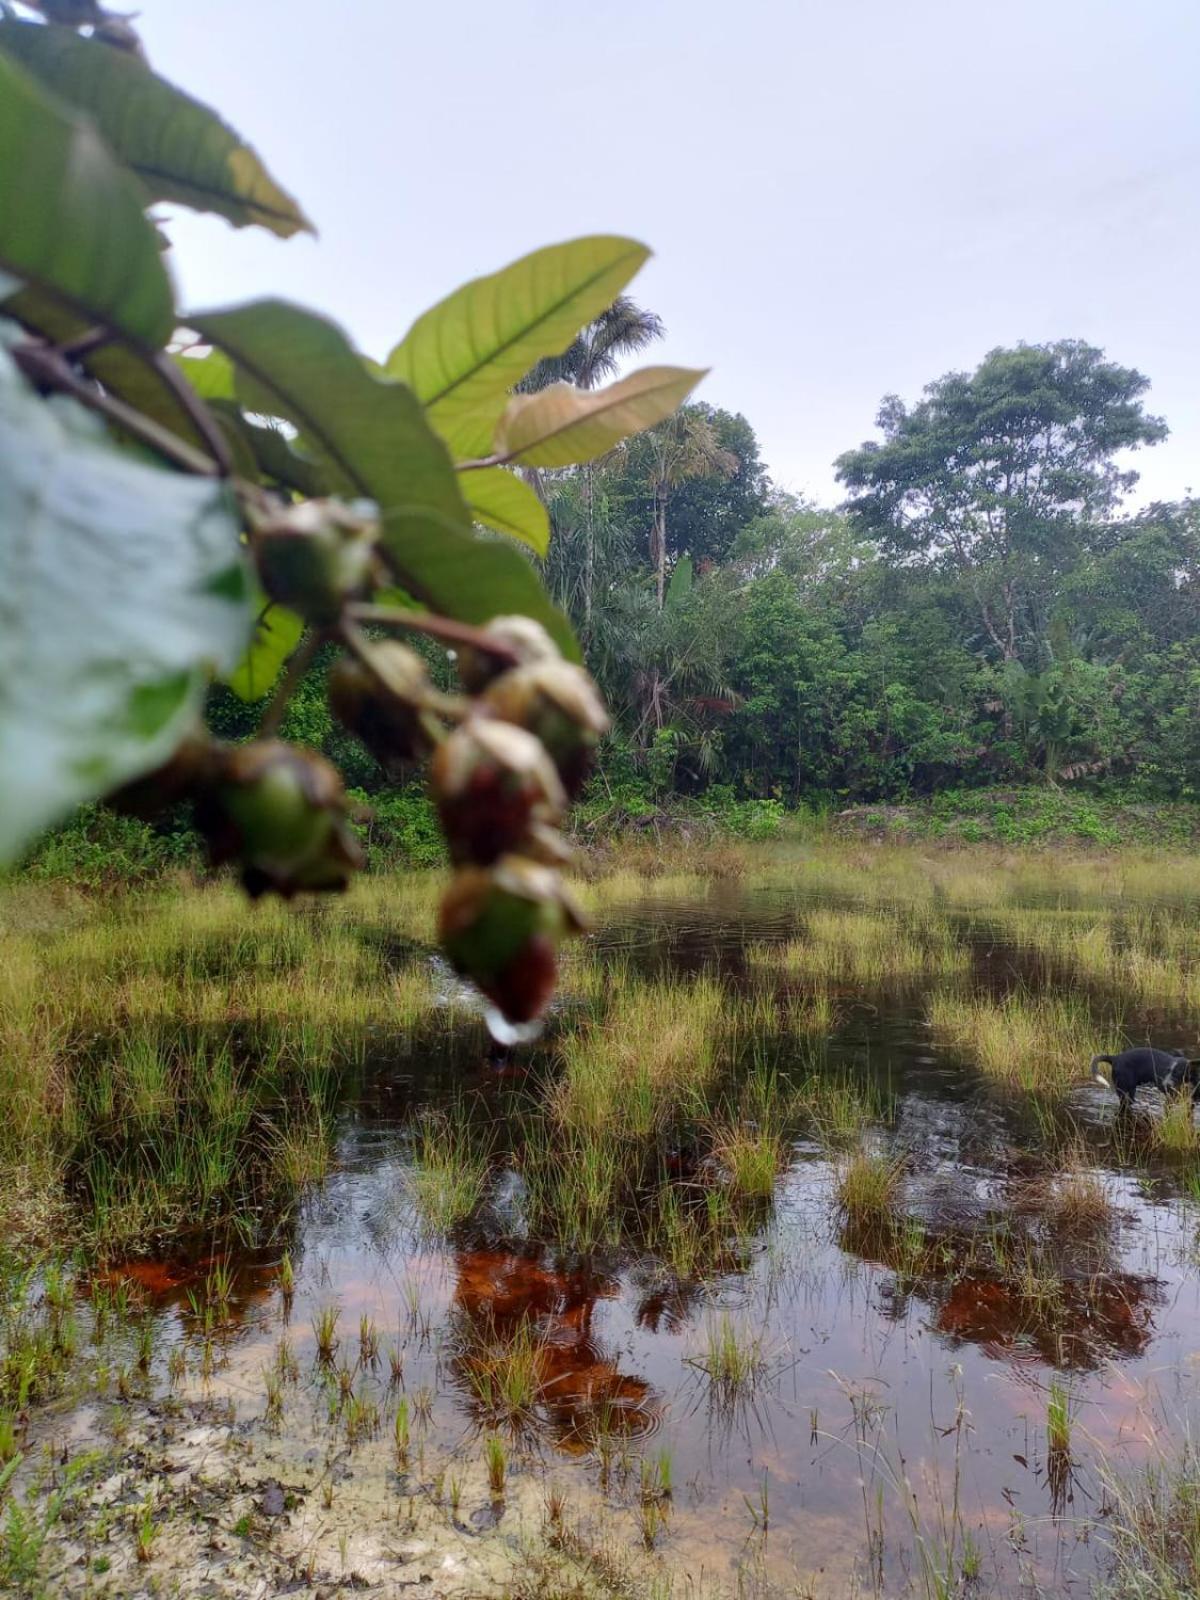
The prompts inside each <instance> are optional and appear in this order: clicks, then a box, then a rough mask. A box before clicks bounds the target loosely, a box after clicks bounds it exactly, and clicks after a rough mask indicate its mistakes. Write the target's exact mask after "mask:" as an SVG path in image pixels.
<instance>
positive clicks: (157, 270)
mask: <svg viewBox="0 0 1200 1600" xmlns="http://www.w3.org/2000/svg"><path fill="white" fill-rule="evenodd" d="M0 173H2V174H3V181H2V182H0V268H4V269H6V270H7V271H9V272H12V273H14V274H15V275H16V276H17V277H19V278H22V279H24V280H25V282H26V283H27V284H29V285H31V286H36V287H38V288H40V289H43V290H44V291H46V293H48V294H51V295H53V297H54V299H55V300H56V301H58V302H59V303H60V304H62V305H65V306H68V307H70V308H71V309H72V310H73V311H75V312H77V313H78V314H79V315H80V316H82V317H85V318H86V319H87V320H88V322H89V324H90V323H97V322H102V323H106V324H108V325H109V326H111V327H113V328H116V329H117V330H118V331H119V332H120V333H123V334H125V335H127V336H128V337H129V338H130V339H132V340H133V341H134V342H135V343H138V344H142V345H147V346H150V347H152V348H155V349H157V348H158V347H159V346H160V345H162V344H164V343H165V342H166V340H167V339H168V338H169V337H170V334H171V330H172V328H173V327H174V325H175V309H174V303H173V299H172V295H171V285H170V282H169V280H168V278H167V274H166V270H165V269H164V267H163V263H162V257H161V255H160V253H159V249H158V240H157V238H156V237H155V233H154V229H153V228H152V227H151V226H150V224H149V223H148V222H147V221H146V218H145V217H144V216H143V214H142V193H141V190H140V188H139V186H138V183H137V181H136V179H134V178H132V177H131V176H130V175H129V173H128V172H126V171H125V170H124V169H123V168H122V167H121V166H119V165H118V163H117V162H116V161H115V160H114V159H113V157H112V156H111V155H110V154H109V152H108V149H107V148H106V146H105V145H104V143H103V141H102V140H101V138H100V136H99V134H98V133H97V132H96V130H95V129H94V128H93V127H92V125H91V123H90V122H88V121H86V120H85V119H84V118H82V117H76V116H73V115H72V114H71V113H70V112H68V111H66V110H65V109H63V108H61V107H60V106H59V105H58V104H57V102H55V101H52V100H50V99H47V98H46V97H44V96H43V94H42V93H41V91H40V90H39V89H38V88H37V87H36V85H35V84H34V83H33V82H32V80H31V79H30V78H29V77H27V76H26V74H25V73H24V72H23V71H22V70H21V68H20V67H18V66H16V65H15V64H14V63H13V62H12V61H10V60H9V59H8V57H6V56H4V55H0Z"/></svg>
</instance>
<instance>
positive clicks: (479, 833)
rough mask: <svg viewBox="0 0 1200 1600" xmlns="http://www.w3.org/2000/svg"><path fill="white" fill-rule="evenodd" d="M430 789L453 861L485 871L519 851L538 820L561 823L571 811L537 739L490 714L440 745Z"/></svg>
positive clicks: (464, 726)
mask: <svg viewBox="0 0 1200 1600" xmlns="http://www.w3.org/2000/svg"><path fill="white" fill-rule="evenodd" d="M430 787H431V789H432V791H433V797H434V800H435V801H436V803H437V808H438V814H439V815H440V817H441V819H442V828H443V831H444V832H445V835H446V842H447V844H448V845H449V847H450V859H451V860H452V861H454V862H457V863H466V862H470V863H473V864H474V865H476V866H482V867H486V866H490V864H491V863H492V862H493V861H495V860H497V859H498V858H499V857H500V856H502V855H505V854H506V853H507V852H509V851H511V850H517V849H519V848H520V846H521V843H522V841H523V840H524V839H525V837H526V835H527V833H528V831H529V829H530V827H531V826H532V825H533V824H534V823H535V822H541V823H547V824H551V825H552V824H554V823H556V822H558V821H559V820H560V818H561V817H562V814H563V811H564V809H565V807H566V795H565V794H564V793H563V787H562V784H561V783H560V782H559V780H558V774H557V773H556V772H555V770H554V764H553V763H552V762H551V760H550V758H549V756H548V755H547V754H546V752H545V750H544V749H543V748H542V746H541V744H540V743H539V742H538V740H537V739H535V738H534V737H533V735H532V734H530V733H526V732H525V731H524V730H523V729H521V728H516V727H513V726H512V725H511V724H509V723H505V722H495V721H492V720H491V719H489V718H485V717H470V718H469V719H468V720H467V721H466V722H464V723H463V724H462V726H461V727H459V728H456V729H455V730H454V732H453V733H452V734H451V735H450V737H449V738H448V739H446V740H445V741H444V742H443V743H442V744H441V745H439V747H438V750H437V753H436V754H435V756H434V758H433V765H432V767H431V769H430Z"/></svg>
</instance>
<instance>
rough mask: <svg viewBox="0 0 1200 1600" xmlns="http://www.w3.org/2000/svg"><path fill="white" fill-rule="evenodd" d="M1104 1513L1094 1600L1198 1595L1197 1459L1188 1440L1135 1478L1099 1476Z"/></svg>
mask: <svg viewBox="0 0 1200 1600" xmlns="http://www.w3.org/2000/svg"><path fill="white" fill-rule="evenodd" d="M1102 1481H1103V1484H1104V1489H1105V1495H1106V1499H1107V1501H1108V1504H1109V1507H1110V1510H1109V1515H1108V1518H1107V1520H1106V1537H1107V1540H1108V1543H1109V1548H1110V1557H1109V1562H1108V1569H1109V1570H1108V1572H1107V1574H1106V1575H1105V1578H1104V1579H1103V1580H1102V1581H1101V1582H1100V1583H1098V1584H1097V1585H1096V1586H1095V1588H1094V1589H1093V1591H1092V1592H1093V1594H1095V1596H1096V1597H1097V1600H1192V1597H1193V1596H1194V1595H1196V1594H1200V1454H1198V1452H1197V1450H1196V1448H1195V1446H1194V1444H1192V1442H1191V1441H1190V1440H1188V1441H1186V1442H1185V1444H1184V1445H1183V1447H1182V1448H1181V1449H1180V1450H1179V1451H1178V1452H1177V1453H1176V1454H1174V1455H1171V1454H1170V1453H1169V1452H1167V1451H1165V1450H1164V1451H1163V1453H1162V1456H1161V1458H1160V1459H1159V1460H1158V1461H1156V1462H1155V1464H1154V1465H1153V1466H1151V1467H1149V1468H1148V1469H1145V1470H1144V1471H1142V1472H1140V1473H1137V1474H1130V1473H1120V1472H1118V1471H1115V1470H1113V1469H1112V1468H1106V1469H1105V1470H1104V1471H1103V1472H1102Z"/></svg>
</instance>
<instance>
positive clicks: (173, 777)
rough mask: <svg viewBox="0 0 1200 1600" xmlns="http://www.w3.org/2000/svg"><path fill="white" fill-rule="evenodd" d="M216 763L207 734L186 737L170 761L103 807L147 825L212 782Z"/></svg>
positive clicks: (115, 794) (119, 791)
mask: <svg viewBox="0 0 1200 1600" xmlns="http://www.w3.org/2000/svg"><path fill="white" fill-rule="evenodd" d="M219 762H220V750H219V747H218V746H217V745H215V744H214V743H213V742H212V740H211V739H210V738H209V737H208V735H207V734H206V733H203V732H196V733H189V734H188V736H187V737H186V738H185V739H184V741H183V742H182V744H181V745H180V746H179V748H178V750H176V752H175V754H174V755H173V756H172V757H171V759H170V760H169V761H164V762H163V764H162V766H161V767H156V768H155V770H154V771H153V772H147V773H146V774H145V775H144V776H143V777H140V778H134V779H133V780H132V782H130V783H126V784H122V786H121V787H120V788H119V789H115V790H114V791H113V792H112V794H110V795H109V796H108V799H107V800H106V802H105V804H106V805H108V806H111V807H112V809H113V810H114V811H119V812H121V814H122V815H123V816H126V817H140V818H141V819H142V820H143V821H148V820H149V819H150V818H151V817H157V816H158V815H159V814H160V813H161V812H163V811H166V810H167V808H168V807H169V806H173V805H178V804H179V803H180V802H181V801H183V800H189V799H192V798H194V797H195V796H197V795H199V794H200V793H201V792H202V790H203V789H204V788H205V787H206V786H207V785H208V784H209V783H210V782H211V781H212V778H213V776H214V774H215V773H216V771H217V769H218V765H219Z"/></svg>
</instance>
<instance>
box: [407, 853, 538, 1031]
mask: <svg viewBox="0 0 1200 1600" xmlns="http://www.w3.org/2000/svg"><path fill="white" fill-rule="evenodd" d="M567 925H568V919H567V914H566V911H565V909H564V904H563V896H562V886H561V884H560V883H559V880H558V875H557V874H556V873H555V872H553V871H552V870H551V869H550V868H549V867H543V866H539V865H537V863H536V862H532V861H527V860H525V859H523V858H522V857H520V856H513V855H508V856H504V857H503V858H502V859H501V860H500V861H498V862H497V863H496V865H495V866H494V867H493V868H491V870H490V871H485V870H484V869H482V868H480V867H464V868H463V869H462V870H461V871H460V872H458V873H457V874H456V875H455V877H454V879H453V881H452V882H451V884H450V887H449V888H448V889H447V891H446V894H445V897H444V899H443V900H442V906H441V912H440V916H439V922H438V930H439V934H440V937H441V941H442V948H443V950H444V951H445V952H446V956H447V958H448V960H449V961H450V963H451V965H452V966H453V967H454V969H455V971H456V972H458V973H460V974H461V975H462V976H463V977H464V978H469V979H470V980H471V982H473V983H474V984H475V985H476V986H477V988H478V989H479V990H480V991H481V992H482V993H483V994H485V995H486V996H487V998H488V999H489V1000H491V1001H492V1002H493V1004H494V1005H496V1006H497V1007H498V1008H499V1010H500V1011H501V1012H502V1013H503V1014H504V1016H506V1017H507V1018H508V1019H509V1021H511V1022H530V1021H532V1020H533V1018H534V1017H537V1016H540V1015H541V1013H542V1012H543V1011H544V1010H545V1008H546V1006H547V1005H548V1004H549V1002H550V997H551V996H552V995H553V993H554V980H555V976H556V972H557V966H558V956H557V950H558V942H559V940H560V938H561V937H562V935H563V933H564V932H565V931H566V928H567Z"/></svg>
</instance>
